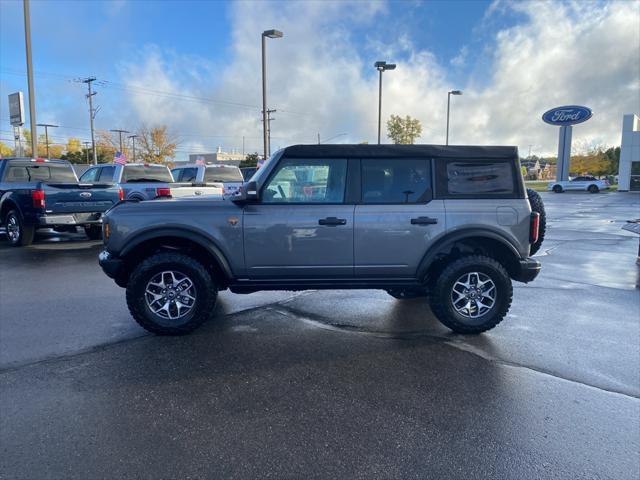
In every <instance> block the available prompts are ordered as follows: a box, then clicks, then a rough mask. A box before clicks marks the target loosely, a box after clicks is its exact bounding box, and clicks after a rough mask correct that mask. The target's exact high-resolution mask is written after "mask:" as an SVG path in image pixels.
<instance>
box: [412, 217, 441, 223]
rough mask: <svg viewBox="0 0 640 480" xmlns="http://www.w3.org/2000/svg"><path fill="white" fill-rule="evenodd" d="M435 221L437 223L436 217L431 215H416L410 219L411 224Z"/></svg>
mask: <svg viewBox="0 0 640 480" xmlns="http://www.w3.org/2000/svg"><path fill="white" fill-rule="evenodd" d="M436 223H438V219H437V218H431V217H418V218H412V219H411V225H435V224H436Z"/></svg>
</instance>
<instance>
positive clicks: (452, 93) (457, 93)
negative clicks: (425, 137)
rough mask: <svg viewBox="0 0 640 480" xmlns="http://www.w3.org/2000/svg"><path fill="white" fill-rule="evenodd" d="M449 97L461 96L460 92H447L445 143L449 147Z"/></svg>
mask: <svg viewBox="0 0 640 480" xmlns="http://www.w3.org/2000/svg"><path fill="white" fill-rule="evenodd" d="M451 95H462V90H450V91H449V92H447V143H446V144H445V145H449V110H450V106H451Z"/></svg>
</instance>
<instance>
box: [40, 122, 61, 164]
mask: <svg viewBox="0 0 640 480" xmlns="http://www.w3.org/2000/svg"><path fill="white" fill-rule="evenodd" d="M38 127H44V138H45V142H46V147H47V158H48V159H50V158H51V156H50V155H49V128H58V125H52V124H51V123H38Z"/></svg>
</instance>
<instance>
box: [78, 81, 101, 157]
mask: <svg viewBox="0 0 640 480" xmlns="http://www.w3.org/2000/svg"><path fill="white" fill-rule="evenodd" d="M95 81H96V77H88V78H85V79H84V80H82V83H86V84H87V86H88V87H89V93H88V94H87V98H88V99H89V123H90V125H91V149H92V150H93V164H94V165H97V164H98V155H97V153H96V140H95V136H94V133H93V119H94V118H95V116H96V112H97V110H94V109H93V96H94V95H95V94H96V93H98V92H92V91H91V82H95Z"/></svg>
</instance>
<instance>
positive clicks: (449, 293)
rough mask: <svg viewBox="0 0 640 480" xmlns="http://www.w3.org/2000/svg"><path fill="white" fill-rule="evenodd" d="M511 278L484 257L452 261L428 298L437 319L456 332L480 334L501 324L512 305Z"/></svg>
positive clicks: (495, 262) (491, 259)
mask: <svg viewBox="0 0 640 480" xmlns="http://www.w3.org/2000/svg"><path fill="white" fill-rule="evenodd" d="M512 295H513V288H512V285H511V278H510V277H509V274H508V273H507V271H506V270H505V269H504V267H503V266H502V265H500V263H498V262H497V261H496V260H494V259H493V258H490V257H485V256H484V255H469V256H466V257H461V258H458V259H457V260H454V261H453V262H451V263H450V264H449V265H448V266H447V267H446V268H445V269H444V270H443V271H442V273H441V274H440V276H439V277H438V280H437V281H436V284H435V287H434V289H433V291H432V294H431V297H430V301H431V302H430V303H431V310H432V311H433V313H435V315H436V317H437V318H438V320H440V321H441V322H442V323H443V324H444V325H445V326H447V327H449V328H450V329H451V330H453V331H454V332H457V333H480V332H485V331H487V330H490V329H492V328H493V327H495V326H496V325H497V324H498V323H500V322H501V321H502V319H503V318H504V316H505V315H506V314H507V312H508V311H509V307H510V306H511V298H512Z"/></svg>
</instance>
